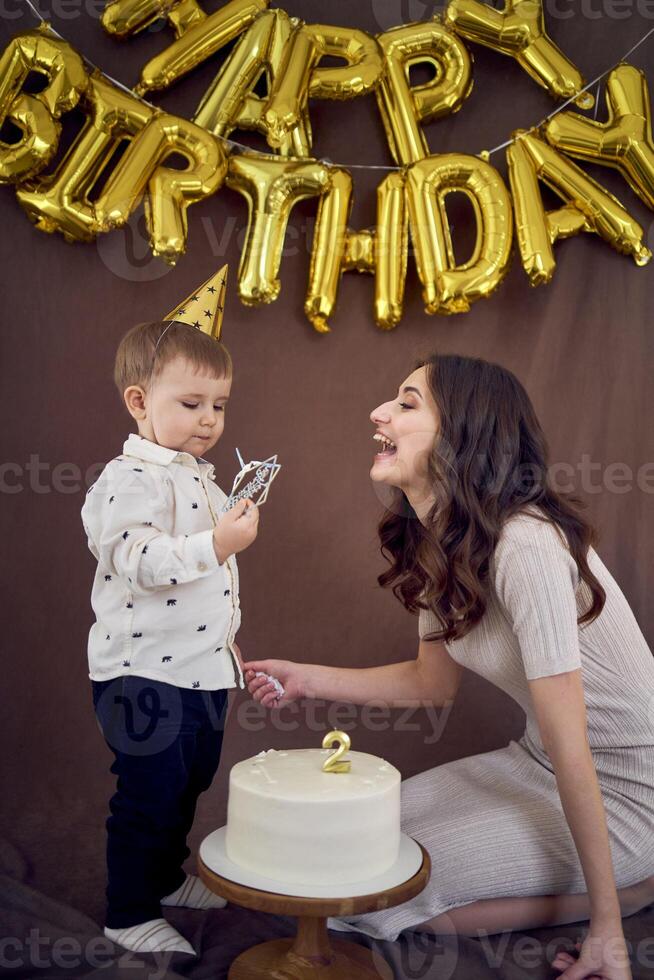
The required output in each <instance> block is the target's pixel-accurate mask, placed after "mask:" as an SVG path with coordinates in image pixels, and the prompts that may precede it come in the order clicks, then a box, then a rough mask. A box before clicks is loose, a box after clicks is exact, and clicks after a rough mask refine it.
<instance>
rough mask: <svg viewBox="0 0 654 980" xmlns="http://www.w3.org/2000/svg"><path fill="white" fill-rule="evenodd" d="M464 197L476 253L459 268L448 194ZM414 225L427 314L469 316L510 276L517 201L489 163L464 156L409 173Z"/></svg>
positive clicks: (431, 161)
mask: <svg viewBox="0 0 654 980" xmlns="http://www.w3.org/2000/svg"><path fill="white" fill-rule="evenodd" d="M452 191H461V192H463V193H464V194H465V195H466V196H467V197H468V198H469V200H470V202H471V203H472V206H473V209H474V214H475V220H476V225H477V240H476V243H475V247H474V250H473V254H472V255H471V257H470V258H469V259H468V261H467V262H464V263H463V264H462V265H457V264H456V260H455V258H454V248H453V245H452V239H451V236H450V228H449V221H448V216H447V210H446V207H445V199H446V196H447V194H449V193H451V192H452ZM407 194H408V201H409V224H410V228H411V236H412V239H413V241H414V243H415V249H416V262H417V266H418V275H419V276H420V281H421V282H422V285H423V292H422V296H423V300H424V302H425V312H426V313H467V311H468V310H469V309H470V305H471V303H474V302H475V301H476V300H478V299H481V298H482V297H488V296H490V294H491V293H492V292H493V291H494V290H495V289H497V287H498V286H499V284H500V282H501V281H502V279H503V278H504V276H505V275H506V271H507V269H508V266H509V260H510V257H511V238H512V233H513V218H512V213H511V198H510V197H509V192H508V191H507V189H506V186H505V184H504V181H503V180H502V178H501V176H500V175H499V173H498V172H497V170H495V168H494V167H491V165H490V164H489V163H486V162H484V161H483V160H480V159H478V158H477V157H472V156H467V155H465V154H463V153H444V154H441V155H439V156H431V157H427V159H426V160H420V161H419V162H418V163H414V164H413V166H412V167H410V168H409V171H408V174H407Z"/></svg>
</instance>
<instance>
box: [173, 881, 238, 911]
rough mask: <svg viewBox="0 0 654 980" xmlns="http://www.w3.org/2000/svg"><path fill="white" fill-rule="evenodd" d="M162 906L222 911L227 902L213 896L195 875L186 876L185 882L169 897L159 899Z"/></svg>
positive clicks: (218, 896) (217, 896)
mask: <svg viewBox="0 0 654 980" xmlns="http://www.w3.org/2000/svg"><path fill="white" fill-rule="evenodd" d="M161 904H162V905H173V906H177V907H179V908H185V909H224V908H225V906H226V905H227V902H226V901H225V899H224V898H221V897H220V895H215V894H214V893H213V892H212V891H209V889H208V888H207V887H206V885H205V884H204V883H203V882H202V881H200V879H199V878H198V876H197V875H189V874H187V875H186V881H184V882H182V884H181V885H180V886H179V888H178V889H177V890H176V891H174V892H172V894H170V895H165V896H164V897H163V898H162V899H161Z"/></svg>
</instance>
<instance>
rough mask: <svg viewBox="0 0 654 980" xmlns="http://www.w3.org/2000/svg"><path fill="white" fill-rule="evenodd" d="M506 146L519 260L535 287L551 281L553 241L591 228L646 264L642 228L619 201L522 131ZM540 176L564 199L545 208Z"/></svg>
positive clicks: (543, 143)
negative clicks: (552, 208)
mask: <svg viewBox="0 0 654 980" xmlns="http://www.w3.org/2000/svg"><path fill="white" fill-rule="evenodd" d="M514 136H516V137H517V138H516V139H515V141H514V142H513V143H512V144H511V146H510V147H509V149H508V151H507V157H508V161H509V177H510V181H511V188H512V191H513V201H514V206H515V216H516V225H517V237H518V245H519V248H520V255H521V258H522V264H523V266H524V268H525V271H526V272H527V275H528V276H529V281H530V282H531V284H532V285H533V286H538V285H540V284H542V283H546V282H549V280H550V279H551V277H552V274H553V272H554V269H555V266H556V263H555V260H554V252H553V249H552V244H553V243H554V242H555V241H556V240H557V239H558V238H568V237H570V235H575V234H578V233H579V232H580V231H589V232H595V233H596V234H597V235H599V236H600V238H603V239H604V241H605V242H608V244H609V245H612V246H613V248H615V249H617V250H618V251H619V252H626V253H627V254H628V255H631V256H632V257H633V259H634V261H635V262H636V264H637V265H645V264H646V263H647V262H648V261H649V259H650V258H651V252H650V251H649V250H648V249H647V248H646V247H645V245H644V244H643V229H642V228H641V226H640V225H639V224H638V222H637V221H636V220H635V219H634V218H633V217H632V216H631V215H630V214H629V213H628V212H627V211H625V209H624V208H623V207H622V205H621V204H620V202H619V201H618V200H617V198H615V197H614V196H613V195H612V194H609V192H608V191H607V190H605V189H604V188H603V187H601V185H600V184H598V183H597V181H595V180H593V179H592V178H591V177H589V176H588V175H587V174H585V173H584V171H583V170H581V168H580V167H578V166H577V165H576V164H574V163H573V162H572V161H571V160H567V159H566V158H565V157H564V156H562V155H561V154H560V153H557V151H556V150H554V149H553V148H552V147H551V146H549V145H548V144H547V143H545V142H544V141H543V140H541V139H539V138H538V137H537V136H532V135H530V134H528V133H526V132H525V131H524V130H517V131H516V133H515V134H514ZM538 180H541V181H543V182H544V183H545V184H547V186H548V187H550V188H551V189H552V190H553V191H554V192H555V193H556V194H558V195H559V197H561V198H562V199H563V200H564V201H565V202H566V206H565V207H563V208H559V210H557V211H550V212H546V211H545V209H544V207H543V201H542V198H541V195H540V191H539V189H538Z"/></svg>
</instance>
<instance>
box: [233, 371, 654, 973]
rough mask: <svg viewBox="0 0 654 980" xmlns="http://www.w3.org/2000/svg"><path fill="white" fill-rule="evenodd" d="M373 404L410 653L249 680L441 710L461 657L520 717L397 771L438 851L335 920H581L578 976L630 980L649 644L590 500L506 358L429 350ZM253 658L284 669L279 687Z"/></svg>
mask: <svg viewBox="0 0 654 980" xmlns="http://www.w3.org/2000/svg"><path fill="white" fill-rule="evenodd" d="M370 418H371V420H372V422H373V423H374V425H375V426H376V430H377V431H376V433H375V435H374V437H373V438H376V439H377V440H378V441H379V442H380V452H378V453H377V455H376V456H375V459H374V463H373V466H372V469H371V471H370V475H371V477H372V479H373V480H374V481H375V482H377V483H380V484H387V485H389V486H390V487H391V488H396V489H395V490H394V491H391V492H392V493H393V494H394V499H393V503H392V505H391V506H390V507H389V508H388V510H387V513H386V514H385V516H384V517H383V519H382V521H381V523H380V526H379V534H380V539H381V547H382V553H384V554H385V556H386V557H387V558H388V560H389V562H390V568H389V569H387V570H386V571H385V572H384V573H383V574H382V575H380V576H379V583H380V584H381V585H383V586H390V587H392V589H393V592H394V593H395V595H396V596H397V598H398V599H399V600H400V601H401V602H402V603H403V604H404V606H405V607H406V608H407V609H408V610H409V611H411V612H416V611H419V613H420V615H419V636H420V642H419V647H418V656H417V659H416V660H412V661H407V662H404V663H396V664H389V665H387V666H383V667H373V668H368V669H350V668H335V667H327V666H320V665H314V664H298V663H292V662H289V661H283V660H261V661H251V662H249V663H246V664H245V665H244V667H245V670H246V675H245V676H246V680H247V681H248V687H249V690H250V692H251V693H252V694H253V696H254V697H255V698H256V699H257V700H258V701H261V702H262V703H263V704H264V705H267V706H269V707H275V706H279V705H283V704H286V703H288V702H289V701H292V700H294V699H296V698H300V697H313V698H326V699H334V700H339V701H349V702H352V703H355V704H365V703H366V702H368V701H371V700H375V701H385V702H387V703H389V704H393V703H394V702H396V701H402V702H405V703H406V701H407V699H416V700H422V701H423V702H424V700H425V699H429V700H433V703H434V704H435V705H437V706H442V705H445V704H447V703H451V702H452V700H453V699H454V697H455V696H456V691H457V688H458V686H459V682H460V680H461V675H462V672H463V668H464V667H469V668H470V669H471V670H473V671H475V672H476V673H478V674H480V675H481V676H483V677H485V678H487V679H488V680H490V681H491V682H492V683H494V684H496V685H497V686H498V687H500V688H501V689H502V690H504V691H506V692H507V693H508V694H509V695H510V696H511V697H512V698H514V699H515V700H516V701H517V702H518V704H520V705H521V707H522V708H523V709H524V711H525V714H526V716H527V725H526V729H525V732H524V734H523V736H522V737H521V738H520V739H519V741H518V742H515V741H513V740H511V741H510V743H509V745H508V746H506V747H504V748H501V749H499V750H496V751H492V752H485V753H481V754H478V755H473V756H469V757H467V758H463V759H458V760H455V761H453V762H449V763H445V764H444V765H440V766H437V767H436V768H434V769H431V770H429V771H427V772H423V773H420V774H418V775H416V776H413V777H412V778H410V779H407V780H405V781H404V782H403V783H402V829H403V831H404V832H405V833H407V834H409V835H410V836H412V837H415V838H416V839H417V840H419V841H420V842H421V843H422V844H423V845H424V846H425V847H426V848H427V849H428V850H429V851H430V853H431V859H432V866H433V869H432V876H431V881H430V883H429V884H428V886H427V888H426V889H425V890H424V891H423V892H422V893H421V894H420V895H418V896H417V897H416V898H415V899H413V900H412V901H410V902H406V903H405V904H403V905H400V906H398V907H396V908H391V909H386V910H383V911H380V912H375V913H371V914H366V915H359V916H353V917H351V918H349V919H347V920H345V919H334V920H330V925H331V926H332V927H333V928H337V929H338V928H340V929H348V928H349V929H355V930H358V931H362V932H365V933H367V934H368V935H371V936H374V937H376V938H380V939H395V938H396V937H397V935H398V934H399V932H401V931H402V930H403V929H414V930H416V929H417V930H426V931H432V932H436V933H439V934H443V933H451V932H458V933H462V934H467V935H476V933H477V930H484V931H485V932H486V933H493V932H501V931H503V930H514V929H516V930H519V929H527V928H530V927H538V926H551V925H556V924H562V923H567V922H576V921H579V920H585V919H590V928H589V930H588V933H587V936H586V938H585V940H584V942H583V944H578V945H581V950H580V960H579V963H578V964H576V965H575V970H578V969H579V967H583V968H584V969H583V971H582V972H575V974H574V976H575V978H577V977H586V976H595V975H600V976H602V977H610V978H611V980H624V978H629V977H631V972H630V969H629V964H628V958H627V955H626V946H625V942H624V934H623V931H622V923H621V918H622V916H627V915H631V914H633V913H634V912H636V911H638V910H639V909H640V908H643V907H645V906H646V905H648V904H649V903H650V902H652V901H654V833H652V831H653V829H654V700H653V694H654V658H653V657H652V653H651V651H650V649H649V648H648V646H647V643H646V641H645V638H644V637H643V634H642V632H641V631H640V629H639V627H638V624H637V622H636V620H635V618H634V616H633V613H632V612H631V610H630V608H629V605H628V604H627V601H626V599H625V597H624V596H623V594H622V592H621V590H620V588H619V587H618V585H617V583H616V582H615V580H614V579H613V578H612V576H611V574H610V573H609V571H608V570H607V569H606V567H605V566H604V564H603V563H602V561H601V560H600V558H599V557H598V555H597V553H596V552H595V551H594V549H593V547H592V544H593V543H594V541H595V535H594V532H593V531H592V529H591V527H590V526H589V525H588V523H587V522H586V521H585V520H584V518H583V517H582V516H581V513H580V509H581V505H580V501H579V500H578V499H577V498H576V497H570V496H567V497H566V496H564V495H563V494H561V493H559V492H557V491H556V490H555V489H554V487H553V486H552V484H551V481H550V479H549V477H548V473H547V453H548V450H547V444H546V441H545V437H544V435H543V432H542V430H541V427H540V424H539V422H538V419H537V418H536V415H535V413H534V410H533V407H532V405H531V402H530V400H529V398H528V396H527V394H526V392H525V390H524V388H523V387H522V385H521V384H520V383H519V382H518V380H517V379H516V378H515V377H514V375H513V374H511V372H510V371H507V370H505V369H504V368H502V367H499V366H498V365H495V364H490V363H488V362H486V361H483V360H480V359H473V358H467V357H458V356H453V355H451V356H439V355H433V356H431V357H429V358H428V359H427V360H425V361H421V362H419V363H418V364H417V365H416V368H415V369H414V371H413V372H412V374H410V375H409V377H408V378H407V379H406V381H405V382H404V383H403V384H402V386H401V388H400V389H399V391H398V394H397V396H396V397H395V398H393V399H392V400H391V401H388V402H386V403H384V404H383V405H380V406H379V407H378V408H376V409H375V410H374V411H373V412H372V413H371V416H370ZM257 671H263V672H265V673H268V674H270V675H273V676H274V677H276V678H278V680H279V681H281V683H282V685H283V686H284V688H285V694H284V695H283V697H281V699H279V698H278V695H277V693H276V690H275V688H274V687H273V685H272V684H271V683H270V682H268V681H267V680H266V678H265V677H255V672H257ZM597 940H600V942H599V943H598V942H597ZM571 963H572V958H571V957H570V956H569V955H568V954H565V953H559V954H558V955H557V957H556V958H555V960H554V961H553V965H554V966H555V967H557V968H558V969H561V970H563V969H565V968H566V967H569V966H570V964H571ZM564 975H565V974H564Z"/></svg>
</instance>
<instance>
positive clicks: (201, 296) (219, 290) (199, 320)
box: [163, 265, 228, 340]
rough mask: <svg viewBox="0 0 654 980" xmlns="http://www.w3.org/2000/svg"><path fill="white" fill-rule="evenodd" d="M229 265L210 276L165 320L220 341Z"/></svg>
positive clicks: (168, 314)
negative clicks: (175, 322) (174, 321)
mask: <svg viewBox="0 0 654 980" xmlns="http://www.w3.org/2000/svg"><path fill="white" fill-rule="evenodd" d="M227 269H228V267H227V265H224V266H223V267H222V269H219V270H218V272H215V273H214V274H213V276H210V278H209V279H207V281H206V282H203V283H202V285H201V286H199V287H198V289H196V290H195V292H194V293H191V295H190V296H187V297H186V299H185V300H184V301H183V302H182V303H180V304H179V306H176V307H175V309H174V310H171V311H170V313H167V314H166V316H165V317H164V318H163V319H164V320H179V321H181V323H188V324H190V326H192V327H197V328H198V329H199V330H202V332H203V333H206V334H208V335H209V336H210V337H214V338H215V339H216V340H220V333H221V330H222V325H223V310H224V309H225V295H226V292H227Z"/></svg>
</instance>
